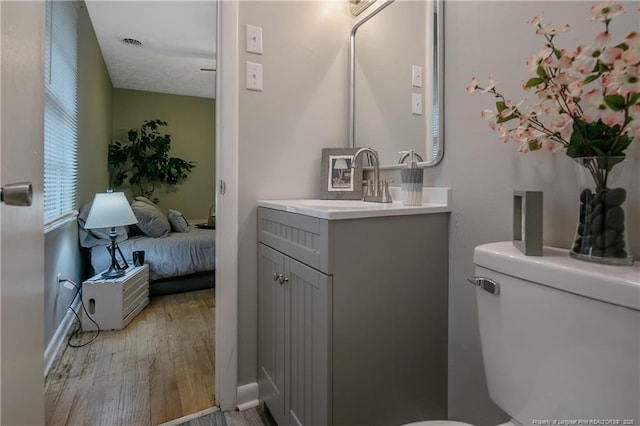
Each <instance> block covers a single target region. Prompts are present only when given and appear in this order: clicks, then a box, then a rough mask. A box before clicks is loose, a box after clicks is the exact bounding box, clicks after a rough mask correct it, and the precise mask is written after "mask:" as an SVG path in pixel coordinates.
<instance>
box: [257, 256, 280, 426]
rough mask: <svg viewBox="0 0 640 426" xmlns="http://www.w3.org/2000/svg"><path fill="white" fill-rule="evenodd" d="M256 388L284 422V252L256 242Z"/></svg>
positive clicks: (277, 420)
mask: <svg viewBox="0 0 640 426" xmlns="http://www.w3.org/2000/svg"><path fill="white" fill-rule="evenodd" d="M258 247H259V253H258V256H259V258H258V301H259V302H258V327H259V333H258V336H259V337H258V364H259V367H258V387H259V392H260V398H261V399H262V400H263V401H264V403H265V404H266V405H267V406H268V408H269V411H270V412H271V415H272V416H273V418H274V419H275V421H276V422H277V423H278V425H285V424H286V422H285V418H286V417H285V415H286V411H285V391H286V389H285V388H286V385H285V383H286V380H287V373H286V371H285V363H286V361H287V360H286V357H285V345H286V343H285V333H286V330H285V326H286V325H285V314H286V311H287V310H286V309H285V303H286V302H285V288H286V287H285V286H284V285H281V284H280V283H279V278H280V276H281V275H282V276H284V275H283V274H284V255H283V254H282V253H279V252H277V251H275V250H273V249H271V248H269V247H267V246H265V245H264V244H258Z"/></svg>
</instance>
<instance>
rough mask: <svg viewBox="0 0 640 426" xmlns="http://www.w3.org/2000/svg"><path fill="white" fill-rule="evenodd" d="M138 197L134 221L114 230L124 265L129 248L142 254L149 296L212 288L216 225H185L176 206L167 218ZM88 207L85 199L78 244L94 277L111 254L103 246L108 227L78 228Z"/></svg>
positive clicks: (130, 253) (128, 256) (106, 244)
mask: <svg viewBox="0 0 640 426" xmlns="http://www.w3.org/2000/svg"><path fill="white" fill-rule="evenodd" d="M140 198H142V197H136V199H135V200H134V202H132V203H131V207H132V210H133V211H134V214H135V215H136V218H138V224H137V225H136V226H134V227H131V228H128V227H121V228H118V229H117V231H118V232H117V233H118V246H119V248H120V251H121V252H122V255H123V256H124V259H125V260H126V261H127V262H128V263H129V264H131V263H132V258H133V252H134V251H144V252H145V254H144V261H145V263H146V264H148V265H149V293H150V295H151V296H157V295H161V294H170V293H178V292H184V291H193V290H200V289H204V288H213V287H214V269H215V236H216V231H215V229H200V228H198V227H197V226H195V225H193V224H189V222H188V221H187V220H186V219H184V216H182V215H181V214H180V213H179V212H177V211H175V210H169V215H168V216H167V215H164V213H163V212H161V211H160V209H158V207H157V206H155V205H154V204H152V203H151V202H150V201H148V200H146V199H144V200H140ZM90 208H91V206H90V203H89V204H88V205H85V206H83V208H82V209H81V211H80V215H79V217H78V223H79V228H80V243H81V245H82V247H84V248H85V249H86V250H87V251H88V253H87V256H88V263H89V264H90V271H89V272H90V273H91V274H92V275H93V274H95V273H98V272H100V271H103V270H105V269H107V268H108V267H109V265H110V264H111V255H110V254H109V251H108V250H107V247H108V245H109V244H110V240H109V239H108V230H94V229H92V230H87V229H84V227H83V225H84V221H85V219H86V216H87V215H88V212H89V210H90ZM169 219H172V220H171V221H169ZM173 219H175V223H174V220H173ZM165 222H166V223H165ZM117 258H118V259H119V258H120V256H117Z"/></svg>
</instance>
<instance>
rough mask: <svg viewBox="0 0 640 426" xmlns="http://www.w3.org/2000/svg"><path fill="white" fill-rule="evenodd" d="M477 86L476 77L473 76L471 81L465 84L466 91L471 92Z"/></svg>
mask: <svg viewBox="0 0 640 426" xmlns="http://www.w3.org/2000/svg"><path fill="white" fill-rule="evenodd" d="M477 88H478V79H477V78H475V77H473V78H472V79H471V83H469V85H468V86H467V93H473V92H475V91H476V89H477Z"/></svg>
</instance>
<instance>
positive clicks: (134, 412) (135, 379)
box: [45, 289, 215, 426]
mask: <svg viewBox="0 0 640 426" xmlns="http://www.w3.org/2000/svg"><path fill="white" fill-rule="evenodd" d="M214 309H215V298H214V290H213V289H209V290H200V291H194V292H188V293H179V294H173V295H168V296H158V297H153V298H151V301H150V303H149V306H147V307H146V308H145V309H144V310H143V311H142V312H141V313H140V314H139V315H138V316H137V317H136V318H135V319H134V320H133V321H132V322H131V323H130V324H129V325H128V326H127V327H126V328H125V329H123V330H117V331H102V332H101V333H100V336H99V337H98V338H97V340H95V341H94V342H93V343H91V344H89V345H88V346H85V347H83V348H71V347H67V348H66V350H65V352H64V354H63V355H62V356H61V357H60V358H59V359H58V360H57V362H56V363H55V364H54V366H53V367H52V368H51V370H50V372H49V374H48V376H47V378H46V382H45V404H46V406H45V418H46V424H47V425H108V426H114V425H128V426H129V425H131V426H137V425H141V426H142V425H158V424H160V423H164V422H167V421H169V420H173V419H176V418H179V417H182V416H185V415H187V414H191V413H195V412H198V411H201V410H204V409H206V408H209V407H212V406H213V405H215V401H214V372H215V369H214V326H213V324H214ZM93 334H94V333H92V332H87V333H81V339H83V341H86V340H88V338H90V337H91V336H92V335H93Z"/></svg>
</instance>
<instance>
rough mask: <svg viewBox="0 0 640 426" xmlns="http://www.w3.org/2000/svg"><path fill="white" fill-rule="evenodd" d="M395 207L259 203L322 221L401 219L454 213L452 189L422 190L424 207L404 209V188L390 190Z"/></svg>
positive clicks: (341, 202)
mask: <svg viewBox="0 0 640 426" xmlns="http://www.w3.org/2000/svg"><path fill="white" fill-rule="evenodd" d="M389 192H390V193H391V197H392V199H393V200H394V201H393V202H392V203H372V202H368V201H366V202H365V201H361V200H318V199H294V200H259V201H258V206H260V207H267V208H270V209H276V210H282V211H286V212H290V213H298V214H304V215H307V216H313V217H317V218H320V219H328V220H339V219H357V218H365V217H382V216H402V215H414V214H429V213H443V212H450V211H451V188H435V187H432V188H431V187H430V188H423V192H422V201H423V202H422V205H420V206H405V205H403V204H402V201H400V200H401V188H400V187H390V188H389Z"/></svg>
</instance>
